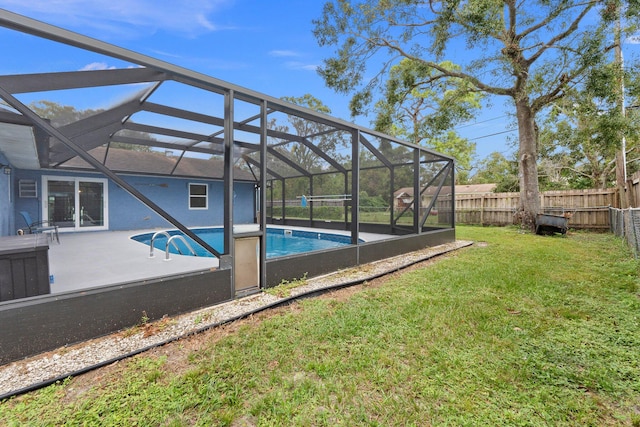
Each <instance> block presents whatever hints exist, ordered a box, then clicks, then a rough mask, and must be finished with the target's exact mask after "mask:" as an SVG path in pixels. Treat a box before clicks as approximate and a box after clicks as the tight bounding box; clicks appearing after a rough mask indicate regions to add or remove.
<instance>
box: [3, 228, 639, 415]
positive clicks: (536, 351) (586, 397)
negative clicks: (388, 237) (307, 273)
mask: <svg viewBox="0 0 640 427" xmlns="http://www.w3.org/2000/svg"><path fill="white" fill-rule="evenodd" d="M457 234H458V238H459V239H463V240H474V241H476V242H480V243H481V244H476V245H474V246H472V247H469V248H466V249H462V250H460V251H457V252H455V253H453V254H451V255H448V256H446V257H443V258H442V259H440V260H438V261H437V262H435V263H432V264H430V265H428V266H426V267H424V268H420V269H416V270H412V271H408V272H405V273H403V274H400V275H395V276H394V277H392V278H391V279H389V280H388V281H386V283H384V284H383V285H382V286H375V287H373V286H369V287H367V286H365V287H364V288H363V290H362V291H360V292H356V293H354V294H353V295H351V296H350V297H349V298H344V297H343V298H330V297H328V298H317V299H309V300H303V301H300V302H299V303H297V304H295V305H293V306H291V307H289V308H288V309H286V310H282V311H279V312H278V313H277V314H275V315H273V316H268V317H266V318H265V319H263V320H262V321H256V322H247V323H244V324H242V325H241V326H240V327H239V328H238V330H237V331H235V332H234V333H232V334H229V335H228V336H226V337H223V338H221V339H217V340H215V342H208V343H204V344H203V347H202V348H201V349H199V350H197V351H195V350H194V351H192V352H191V353H189V354H188V355H187V356H186V357H185V358H183V359H184V360H182V361H181V362H180V365H181V366H180V367H179V368H178V367H176V366H175V364H176V361H175V360H174V358H171V357H170V356H169V357H167V356H161V355H157V356H156V355H155V354H154V355H151V354H143V355H140V356H138V357H134V358H131V359H128V360H127V361H125V362H122V363H121V365H120V368H119V369H118V370H113V372H112V373H105V374H104V375H96V376H95V380H94V381H93V382H92V384H91V386H89V387H86V386H85V388H83V389H82V390H81V391H79V390H78V387H77V384H76V382H77V381H80V380H81V379H82V377H80V378H78V379H70V380H67V381H65V382H64V383H61V384H57V385H53V386H50V387H48V388H46V389H43V390H40V391H36V392H33V393H29V394H28V395H24V396H20V397H18V398H14V399H11V400H9V401H5V402H3V403H2V404H1V405H0V424H2V425H65V424H66V425H126V426H131V425H141V426H149V425H162V426H187V425H203V426H208V425H229V426H253V425H260V426H263V425H264V426H283V425H303V426H312V425H313V426H335V425H366V426H410V425H415V426H430V425H435V426H440V425H450V426H480V425H487V426H501V425H506V426H563V425H564V426H619V425H623V426H624V425H627V426H640V290H639V286H638V284H639V269H638V266H639V264H638V261H636V260H635V259H634V258H633V256H632V254H631V253H630V251H629V250H628V249H627V248H626V247H625V246H624V244H623V242H622V241H620V240H618V239H616V238H614V237H613V236H612V235H609V234H593V233H570V234H569V235H567V236H566V237H560V236H557V237H541V236H536V235H532V234H526V233H522V232H520V231H519V230H518V229H516V228H510V227H509V228H480V227H459V228H458V230H457ZM180 345H181V344H180V343H179V342H178V343H175V344H173V346H175V347H172V346H169V347H167V348H166V349H167V350H170V349H172V348H179V346H180Z"/></svg>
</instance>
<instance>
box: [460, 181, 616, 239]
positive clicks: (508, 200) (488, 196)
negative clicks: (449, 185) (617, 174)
mask: <svg viewBox="0 0 640 427" xmlns="http://www.w3.org/2000/svg"><path fill="white" fill-rule="evenodd" d="M519 200H520V193H484V194H456V223H457V224H480V225H509V224H513V214H514V213H515V211H516V209H517V207H518V202H519ZM540 206H541V208H542V210H543V211H544V213H549V214H557V215H562V214H565V213H568V214H571V219H570V220H569V227H570V228H575V229H590V230H608V229H609V206H612V207H618V194H617V190H616V189H614V188H610V189H604V190H567V191H545V192H543V193H541V194H540Z"/></svg>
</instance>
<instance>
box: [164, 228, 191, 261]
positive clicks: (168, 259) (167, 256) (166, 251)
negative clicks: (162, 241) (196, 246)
mask: <svg viewBox="0 0 640 427" xmlns="http://www.w3.org/2000/svg"><path fill="white" fill-rule="evenodd" d="M176 239H177V240H180V241H182V243H184V244H185V246H186V247H187V248H188V249H189V251H191V254H192V255H193V256H198V254H196V251H194V250H193V248H192V247H191V245H190V244H189V242H187V240H186V239H185V238H184V237H182V236H181V235H179V234H176V235H175V236H171V237H169V240H167V247H166V249H165V258H164V260H165V261H171V256H170V255H169V253H170V252H169V246H171V243H173V246H174V247H175V248H176V250H177V251H178V253H179V254H180V255H182V252H181V251H180V248H179V247H178V245H177V243H176V242H174V240H176Z"/></svg>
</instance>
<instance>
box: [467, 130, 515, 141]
mask: <svg viewBox="0 0 640 427" xmlns="http://www.w3.org/2000/svg"><path fill="white" fill-rule="evenodd" d="M517 130H518V129H509V130H503V131H502V132H496V133H492V134H489V135H482V136H476V137H475V138H467V139H468V140H470V141H473V140H476V139H482V138H489V137H491V136H496V135H502V134H503V133H510V132H515V131H517Z"/></svg>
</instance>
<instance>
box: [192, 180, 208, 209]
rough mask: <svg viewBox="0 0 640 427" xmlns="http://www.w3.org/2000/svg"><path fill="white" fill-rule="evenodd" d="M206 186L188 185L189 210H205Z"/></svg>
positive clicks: (206, 201)
mask: <svg viewBox="0 0 640 427" xmlns="http://www.w3.org/2000/svg"><path fill="white" fill-rule="evenodd" d="M207 188H208V187H207V184H189V209H207V207H208V200H207V199H208V197H207V196H208V194H207Z"/></svg>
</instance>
